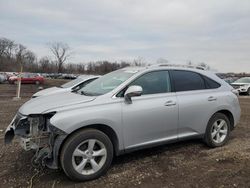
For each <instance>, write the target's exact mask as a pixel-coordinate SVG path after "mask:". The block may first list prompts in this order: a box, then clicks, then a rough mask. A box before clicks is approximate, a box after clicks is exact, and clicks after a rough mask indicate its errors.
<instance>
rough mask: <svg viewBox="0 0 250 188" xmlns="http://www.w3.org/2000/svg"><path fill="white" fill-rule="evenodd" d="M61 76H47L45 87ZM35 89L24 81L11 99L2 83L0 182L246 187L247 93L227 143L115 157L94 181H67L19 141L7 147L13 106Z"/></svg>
mask: <svg viewBox="0 0 250 188" xmlns="http://www.w3.org/2000/svg"><path fill="white" fill-rule="evenodd" d="M63 82H65V81H63V80H57V81H52V80H48V81H47V82H46V83H45V86H44V87H49V86H52V85H60V84H61V83H63ZM37 90H38V86H35V85H23V86H22V99H21V100H20V101H13V100H12V98H13V97H14V96H15V86H14V85H9V84H2V85H0V159H1V163H0V182H1V183H0V187H97V188H98V187H100V188H105V187H219V188H223V187H250V139H249V135H250V123H249V122H250V98H249V97H247V96H243V97H240V103H241V108H242V117H241V121H240V123H239V124H238V126H237V127H236V128H235V130H234V131H233V132H232V133H231V139H230V140H229V142H228V144H227V145H226V146H224V147H221V148H216V149H210V148H208V147H206V146H205V145H204V144H203V143H202V141H201V140H191V141H185V142H180V143H176V144H170V145H164V146H161V147H157V148H152V149H147V150H141V151H137V152H133V153H130V154H126V155H123V156H120V157H116V158H115V159H114V161H113V164H112V167H111V169H110V170H109V171H108V173H107V174H106V175H105V176H103V177H101V178H99V179H97V180H94V181H90V182H84V183H76V182H72V181H70V180H69V179H68V178H67V177H66V176H65V175H64V173H63V172H62V170H49V169H46V168H45V169H41V170H37V169H36V168H34V167H33V166H32V165H31V163H30V161H31V158H32V156H33V153H32V152H25V151H23V150H22V149H21V148H20V146H19V145H18V143H17V142H14V143H13V144H11V145H7V146H5V145H4V143H3V136H4V130H5V128H6V127H7V126H8V124H9V123H10V121H11V119H12V118H13V116H14V114H15V113H16V111H17V109H18V108H19V107H20V106H21V105H22V104H23V103H24V102H25V101H27V100H29V97H30V96H31V95H32V94H33V93H34V92H36V91H37Z"/></svg>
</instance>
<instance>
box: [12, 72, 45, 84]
mask: <svg viewBox="0 0 250 188" xmlns="http://www.w3.org/2000/svg"><path fill="white" fill-rule="evenodd" d="M8 81H9V83H10V84H17V82H18V76H11V77H9V80H8ZM21 83H22V84H37V85H39V84H43V83H44V78H43V76H41V75H39V74H37V73H22V75H21Z"/></svg>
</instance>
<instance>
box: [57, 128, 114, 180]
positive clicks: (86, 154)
mask: <svg viewBox="0 0 250 188" xmlns="http://www.w3.org/2000/svg"><path fill="white" fill-rule="evenodd" d="M112 159H113V145H112V142H111V141H110V139H109V137H108V136H107V135H106V134H104V133H103V132H101V131H99V130H96V129H85V130H81V131H79V132H76V133H74V134H73V135H72V136H70V137H69V138H68V139H67V140H66V142H65V144H64V145H63V148H62V151H61V156H60V162H61V165H62V168H63V170H64V172H65V174H66V175H67V176H68V177H69V178H70V179H72V180H76V181H88V180H93V179H96V178H98V177H100V176H102V175H103V174H105V173H106V172H107V170H108V169H109V167H110V165H111V162H112Z"/></svg>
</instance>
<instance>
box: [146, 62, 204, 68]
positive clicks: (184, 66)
mask: <svg viewBox="0 0 250 188" xmlns="http://www.w3.org/2000/svg"><path fill="white" fill-rule="evenodd" d="M164 66H166V67H183V68H193V69H200V70H206V68H205V67H202V66H198V65H182V64H169V63H165V64H164V63H163V64H154V65H151V66H150V67H164Z"/></svg>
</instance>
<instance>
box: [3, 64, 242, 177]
mask: <svg viewBox="0 0 250 188" xmlns="http://www.w3.org/2000/svg"><path fill="white" fill-rule="evenodd" d="M239 119H240V106H239V102H238V98H237V95H236V94H235V93H234V91H233V88H232V87H231V86H230V85H228V84H227V83H226V82H224V81H223V80H221V79H220V78H218V77H217V76H216V75H215V74H213V73H211V72H208V71H203V70H198V69H191V68H183V67H169V66H161V65H158V66H151V67H144V68H142V67H129V68H124V69H121V70H117V71H114V72H111V73H109V74H107V75H104V76H103V77H101V78H99V79H97V80H94V81H93V82H91V83H90V84H88V85H87V86H85V87H84V88H82V89H80V90H79V91H77V92H66V93H60V94H52V95H49V96H43V97H39V98H34V99H32V100H30V101H28V102H26V103H25V104H24V105H23V106H22V107H21V108H20V109H19V111H18V112H17V114H16V116H15V117H14V119H13V121H12V122H11V123H10V125H9V127H8V128H7V130H6V135H5V141H6V143H9V142H11V140H12V139H13V137H14V136H15V135H16V136H18V138H19V139H20V143H21V145H22V147H23V148H24V149H25V150H30V149H35V150H37V152H36V155H35V157H34V160H35V162H39V161H42V164H45V165H46V166H48V167H49V168H53V169H57V168H58V167H59V166H61V167H62V169H63V170H64V172H65V173H66V175H67V176H68V177H70V178H71V179H74V180H78V181H84V180H91V179H95V178H97V177H99V176H101V175H102V174H104V173H105V172H106V171H107V170H108V168H109V166H110V164H111V162H112V158H113V156H117V155H120V154H123V153H126V152H130V151H133V150H138V149H142V148H148V147H152V146H156V145H161V144H166V143H169V142H176V141H179V140H182V139H187V138H202V139H203V140H204V141H205V143H206V144H207V145H208V146H210V147H219V146H222V145H224V144H225V143H226V142H227V140H228V139H229V133H230V132H231V131H232V130H233V128H234V127H235V125H236V124H237V123H238V121H239Z"/></svg>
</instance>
